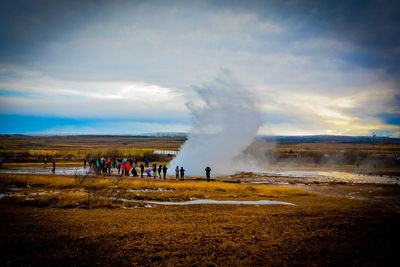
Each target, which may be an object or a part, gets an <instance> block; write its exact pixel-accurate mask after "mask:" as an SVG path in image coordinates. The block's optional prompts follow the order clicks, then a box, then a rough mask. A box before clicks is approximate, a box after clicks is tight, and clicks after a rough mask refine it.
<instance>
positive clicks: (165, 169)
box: [162, 165, 168, 180]
mask: <svg viewBox="0 0 400 267" xmlns="http://www.w3.org/2000/svg"><path fill="white" fill-rule="evenodd" d="M167 170H168V168H167V166H166V165H164V167H163V169H162V171H163V174H164V180H165V177H166V175H167Z"/></svg>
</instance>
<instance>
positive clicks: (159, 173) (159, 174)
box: [158, 164, 163, 179]
mask: <svg viewBox="0 0 400 267" xmlns="http://www.w3.org/2000/svg"><path fill="white" fill-rule="evenodd" d="M162 167H163V166H162V165H161V164H160V165H158V176H160V179H161V172H162Z"/></svg>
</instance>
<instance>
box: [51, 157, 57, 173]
mask: <svg viewBox="0 0 400 267" xmlns="http://www.w3.org/2000/svg"><path fill="white" fill-rule="evenodd" d="M52 163H53V170H52V171H53V173H54V172H56V160H55V159H54V158H53V160H52Z"/></svg>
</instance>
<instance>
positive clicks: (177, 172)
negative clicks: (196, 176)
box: [175, 166, 179, 180]
mask: <svg viewBox="0 0 400 267" xmlns="http://www.w3.org/2000/svg"><path fill="white" fill-rule="evenodd" d="M175 174H176V180H178V179H179V167H178V166H176V168H175Z"/></svg>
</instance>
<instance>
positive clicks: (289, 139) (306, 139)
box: [0, 132, 400, 144]
mask: <svg viewBox="0 0 400 267" xmlns="http://www.w3.org/2000/svg"><path fill="white" fill-rule="evenodd" d="M4 137H13V138H24V137H27V138H29V137H30V138H40V137H59V138H79V137H85V138H96V137H97V138H98V137H102V138H108V137H109V138H118V137H120V138H130V137H134V138H146V137H153V138H157V137H159V138H180V139H181V138H184V139H186V138H187V137H188V134H187V133H184V132H159V133H144V134H139V135H126V134H124V135H103V134H101V135H100V134H93V135H90V134H87V135H83V134H77V135H72V134H68V135H67V134H65V135H24V134H0V138H4ZM256 141H259V142H276V143H327V144H345V143H357V144H362V143H371V144H372V143H374V144H385V143H387V144H400V138H392V137H372V136H339V135H307V136H266V135H259V136H257V137H256Z"/></svg>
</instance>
